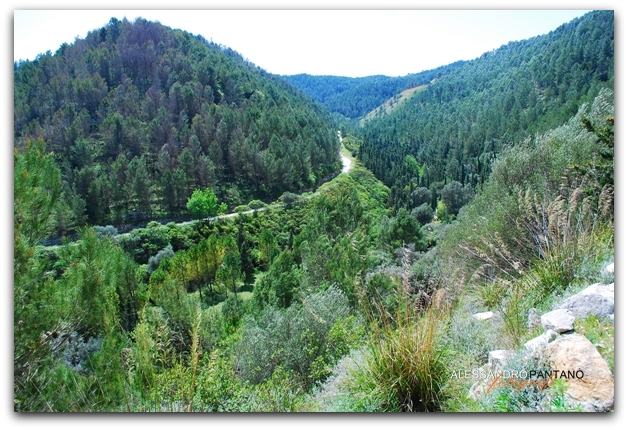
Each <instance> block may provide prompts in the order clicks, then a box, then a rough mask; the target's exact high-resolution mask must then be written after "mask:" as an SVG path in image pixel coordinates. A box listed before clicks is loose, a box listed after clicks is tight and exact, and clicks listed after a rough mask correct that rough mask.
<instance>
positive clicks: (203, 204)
mask: <svg viewBox="0 0 628 430" xmlns="http://www.w3.org/2000/svg"><path fill="white" fill-rule="evenodd" d="M187 208H188V210H189V211H190V212H191V213H192V216H193V217H194V218H195V219H202V218H208V217H213V216H216V215H220V214H223V213H225V212H226V204H224V203H222V204H218V198H217V197H216V194H214V192H213V191H212V190H210V189H209V188H205V190H203V191H201V190H199V189H196V190H194V192H193V193H192V196H191V197H190V199H189V200H188V203H187Z"/></svg>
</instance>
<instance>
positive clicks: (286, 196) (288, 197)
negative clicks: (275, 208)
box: [279, 191, 299, 207]
mask: <svg viewBox="0 0 628 430" xmlns="http://www.w3.org/2000/svg"><path fill="white" fill-rule="evenodd" d="M279 200H280V201H281V202H282V203H283V204H284V205H286V207H291V206H292V205H293V204H295V203H297V202H298V201H299V196H298V195H297V194H294V193H291V192H289V191H286V192H285V193H283V194H282V195H281V197H279Z"/></svg>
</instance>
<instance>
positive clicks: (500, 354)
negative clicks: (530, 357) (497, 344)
mask: <svg viewBox="0 0 628 430" xmlns="http://www.w3.org/2000/svg"><path fill="white" fill-rule="evenodd" d="M514 353H515V351H511V350H508V349H497V350H495V351H491V352H489V353H488V365H489V366H490V367H491V368H492V369H494V370H499V369H502V368H503V367H504V365H505V364H506V362H507V361H508V359H509V358H510V357H512V355H513V354H514Z"/></svg>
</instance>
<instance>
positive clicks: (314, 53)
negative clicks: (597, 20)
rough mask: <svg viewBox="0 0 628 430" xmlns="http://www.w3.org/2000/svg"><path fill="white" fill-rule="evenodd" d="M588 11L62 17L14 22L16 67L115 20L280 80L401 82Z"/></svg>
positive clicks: (38, 15) (67, 13)
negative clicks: (179, 38)
mask: <svg viewBox="0 0 628 430" xmlns="http://www.w3.org/2000/svg"><path fill="white" fill-rule="evenodd" d="M584 13H586V11H585V10H472V11H461V10H395V11H385V10H63V11H59V10H56V11H34V10H16V11H15V12H14V54H13V58H14V60H19V59H28V60H32V59H34V58H35V57H36V56H37V55H38V54H40V53H44V52H46V51H48V50H50V51H52V52H53V53H54V52H55V51H56V50H57V48H59V46H60V45H61V44H62V43H64V42H67V43H72V42H73V41H74V39H75V37H81V38H82V37H85V35H86V34H87V32H88V31H91V30H94V29H97V28H100V27H102V26H104V25H105V24H106V23H107V22H108V21H109V20H110V19H111V17H114V16H115V17H116V18H118V19H122V18H124V17H126V18H127V19H129V20H131V21H132V20H134V19H135V18H136V17H138V16H141V17H143V18H145V19H148V20H152V21H159V22H161V23H162V24H164V25H166V26H168V27H172V28H179V29H182V30H186V31H189V32H190V33H193V34H201V35H203V36H204V37H205V38H206V39H208V40H213V41H214V42H216V43H220V44H223V45H226V46H228V47H230V48H232V49H234V50H236V51H238V52H239V53H240V54H242V55H243V56H244V57H245V58H247V59H248V60H250V61H251V62H253V63H254V64H256V65H258V66H260V67H262V68H264V69H265V70H266V71H268V72H271V73H278V74H297V73H309V74H313V75H341V76H367V75H375V74H383V75H389V76H402V75H406V74H408V73H416V72H420V71H422V70H428V69H433V68H435V67H438V66H442V65H445V64H449V63H452V62H454V61H457V60H470V59H473V58H477V57H478V56H480V55H482V54H483V53H484V52H487V51H490V50H492V49H496V48H499V47H500V46H501V45H503V44H505V43H508V42H509V41H514V40H522V39H527V38H530V37H533V36H537V35H540V34H546V33H548V32H550V31H552V30H554V29H556V28H557V27H558V26H560V25H561V24H563V23H566V22H569V21H571V20H572V19H574V18H576V17H579V16H582V15H584Z"/></svg>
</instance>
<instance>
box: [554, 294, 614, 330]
mask: <svg viewBox="0 0 628 430" xmlns="http://www.w3.org/2000/svg"><path fill="white" fill-rule="evenodd" d="M558 309H565V310H567V309H568V310H570V311H571V312H573V314H574V315H575V316H576V317H578V318H585V317H587V316H589V315H590V314H593V315H595V316H597V317H608V316H609V315H611V314H614V313H615V300H614V299H612V298H608V297H605V296H603V295H601V294H576V295H575V296H571V297H569V298H568V299H567V300H565V301H564V302H562V303H561V304H560V305H558ZM557 331H558V330H557Z"/></svg>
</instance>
